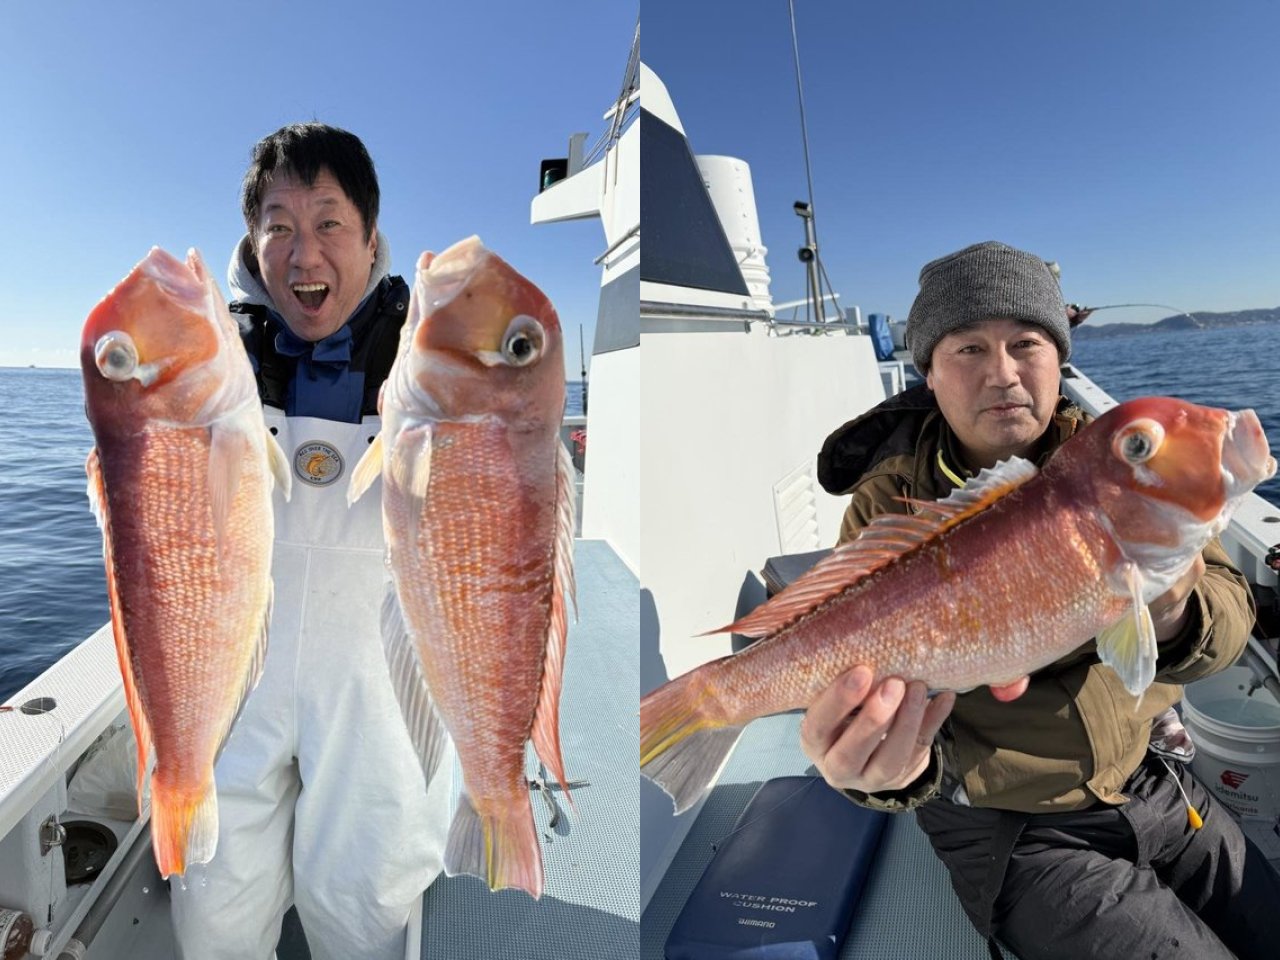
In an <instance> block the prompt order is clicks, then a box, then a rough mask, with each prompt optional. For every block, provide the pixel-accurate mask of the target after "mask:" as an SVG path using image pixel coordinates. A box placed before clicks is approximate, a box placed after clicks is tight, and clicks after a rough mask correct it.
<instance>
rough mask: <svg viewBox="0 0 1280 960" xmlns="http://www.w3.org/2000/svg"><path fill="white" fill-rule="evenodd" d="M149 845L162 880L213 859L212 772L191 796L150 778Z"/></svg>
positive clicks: (215, 845) (215, 800) (215, 830)
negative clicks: (193, 865) (150, 843)
mask: <svg viewBox="0 0 1280 960" xmlns="http://www.w3.org/2000/svg"><path fill="white" fill-rule="evenodd" d="M151 842H152V846H153V847H154V848H155V854H156V866H157V867H159V868H160V876H162V877H168V876H170V875H171V874H175V873H177V874H182V873H186V871H187V867H189V866H191V865H192V864H193V863H208V862H209V861H210V860H212V859H213V854H214V851H216V850H217V848H218V794H217V790H216V789H215V786H214V782H213V772H212V771H210V773H209V779H208V780H206V781H205V784H204V787H203V789H200V788H197V792H195V793H192V792H190V791H188V790H186V789H176V788H174V787H171V786H169V785H168V784H166V783H164V781H163V780H162V779H160V778H158V777H154V776H153V777H152V778H151Z"/></svg>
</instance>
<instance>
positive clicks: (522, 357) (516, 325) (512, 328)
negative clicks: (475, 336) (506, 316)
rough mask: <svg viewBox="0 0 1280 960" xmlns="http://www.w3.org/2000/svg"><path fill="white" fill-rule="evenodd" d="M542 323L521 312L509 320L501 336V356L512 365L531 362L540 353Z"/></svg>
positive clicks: (520, 365)
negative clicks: (504, 333) (504, 332)
mask: <svg viewBox="0 0 1280 960" xmlns="http://www.w3.org/2000/svg"><path fill="white" fill-rule="evenodd" d="M543 336H544V334H543V330H542V324H540V323H539V322H538V321H537V320H535V319H533V317H528V316H525V315H524V314H521V315H520V316H518V317H516V318H515V319H514V320H512V321H511V324H510V325H509V326H508V327H507V332H506V335H505V336H503V338H502V356H503V359H505V360H506V361H507V363H509V364H511V365H512V366H513V367H524V366H528V365H529V364H530V363H533V361H534V360H536V359H538V357H539V356H540V355H541V353H542V343H543Z"/></svg>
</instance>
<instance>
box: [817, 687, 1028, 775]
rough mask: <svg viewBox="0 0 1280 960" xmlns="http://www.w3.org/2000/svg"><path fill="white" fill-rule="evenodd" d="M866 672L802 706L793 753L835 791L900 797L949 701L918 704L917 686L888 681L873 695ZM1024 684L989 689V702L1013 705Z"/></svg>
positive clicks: (923, 763) (921, 693) (919, 769)
mask: <svg viewBox="0 0 1280 960" xmlns="http://www.w3.org/2000/svg"><path fill="white" fill-rule="evenodd" d="M871 681H872V672H871V670H870V669H868V668H867V667H863V666H858V667H854V668H853V669H852V670H850V671H848V672H847V673H844V674H842V675H841V676H840V677H838V678H836V680H835V682H834V683H832V684H831V686H829V687H827V689H826V690H824V691H823V692H822V693H820V694H819V695H818V698H817V699H816V700H814V701H813V703H812V704H811V705H810V706H809V710H808V712H807V713H806V714H805V718H804V722H803V723H801V725H800V746H801V749H803V750H804V754H805V756H806V757H808V758H809V759H810V760H812V761H813V764H814V766H816V767H817V768H818V772H819V773H821V774H822V777H823V779H825V780H826V781H827V783H829V784H831V786H833V787H835V788H836V789H838V790H861V791H863V792H865V793H876V792H879V791H882V790H900V789H902V788H903V787H905V786H908V785H909V784H911V783H912V782H913V781H915V780H917V779H918V778H919V777H920V776H921V775H922V774H923V773H924V772H925V770H926V769H928V766H929V757H930V754H931V753H932V752H933V737H934V734H936V733H937V732H938V728H939V727H941V726H942V723H943V721H944V720H946V719H947V717H948V715H950V713H951V708H952V707H953V706H955V702H956V695H955V694H954V693H952V692H950V691H946V692H944V693H939V694H938V695H937V696H935V697H934V698H933V699H932V700H929V699H928V698H927V697H926V693H927V691H926V689H925V685H924V684H923V683H922V682H921V681H919V680H913V681H912V682H911V683H903V681H902V680H901V679H900V678H899V677H888V678H886V679H884V680H883V681H881V682H880V683H879V684H878V685H877V686H876V687H875V688H874V689H873V688H872V686H871ZM1027 683H1028V679H1027V678H1026V677H1020V678H1019V679H1018V680H1015V681H1014V682H1013V683H1010V684H1005V685H1003V686H1000V687H992V688H991V693H992V695H993V696H995V697H996V699H997V700H1013V699H1015V698H1016V697H1019V696H1021V695H1022V693H1023V692H1024V691H1025V690H1026V689H1027Z"/></svg>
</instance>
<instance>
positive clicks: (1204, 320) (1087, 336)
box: [1071, 307, 1280, 340]
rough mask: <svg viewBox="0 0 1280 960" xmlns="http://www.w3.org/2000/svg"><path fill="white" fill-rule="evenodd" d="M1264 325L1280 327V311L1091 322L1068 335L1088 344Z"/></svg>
mask: <svg viewBox="0 0 1280 960" xmlns="http://www.w3.org/2000/svg"><path fill="white" fill-rule="evenodd" d="M1107 312H1110V311H1107ZM1094 316H1099V314H1094ZM1263 323H1280V307H1271V308H1269V309H1268V308H1260V309H1256V310H1233V311H1230V312H1227V313H1209V312H1207V311H1203V312H1202V311H1199V310H1197V311H1195V313H1193V314H1192V316H1187V315H1186V314H1185V313H1179V314H1175V315H1174V316H1172V317H1165V318H1164V319H1163V320H1158V321H1156V322H1155V323H1094V322H1093V320H1092V318H1090V319H1089V320H1086V321H1085V322H1084V323H1083V324H1081V325H1080V326H1078V327H1076V328H1075V329H1074V330H1073V331H1071V336H1072V338H1073V339H1076V340H1081V339H1084V340H1091V339H1096V338H1098V337H1131V336H1134V335H1135V334H1144V333H1169V332H1171V331H1179V332H1180V331H1183V330H1211V329H1214V328H1216V327H1251V326H1256V325H1258V324H1263Z"/></svg>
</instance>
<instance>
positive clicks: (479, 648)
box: [347, 237, 573, 897]
mask: <svg viewBox="0 0 1280 960" xmlns="http://www.w3.org/2000/svg"><path fill="white" fill-rule="evenodd" d="M380 410H381V413H382V431H381V433H380V434H379V435H378V439H377V440H376V441H375V442H374V443H373V444H372V445H371V446H370V448H369V451H368V453H367V454H366V455H365V457H364V458H363V459H361V461H360V463H359V464H358V465H357V467H356V470H355V473H354V474H353V476H352V481H351V489H350V490H349V492H348V495H347V496H348V499H349V500H351V501H354V500H355V499H356V498H357V497H359V496H360V495H361V494H362V493H363V492H364V491H365V490H366V489H367V488H368V487H369V485H370V484H371V483H372V482H373V480H374V478H375V477H376V476H377V475H378V473H379V472H381V474H382V518H383V530H384V532H385V534H386V541H387V556H388V564H389V566H390V568H391V574H392V580H393V582H394V592H389V593H388V595H387V598H386V600H385V602H384V604H383V617H382V624H383V640H384V643H385V646H386V653H387V661H388V665H389V667H390V670H391V677H392V683H393V685H394V686H395V688H396V694H397V697H398V699H399V701H400V706H401V708H402V712H403V713H404V717H405V722H406V724H407V725H408V729H409V735H410V738H411V739H412V740H413V743H414V745H415V747H416V748H417V750H418V753H419V756H420V758H421V760H422V764H423V769H424V771H426V773H427V775H428V777H430V775H431V773H432V772H433V770H434V768H435V766H436V764H437V763H438V762H439V756H440V750H441V749H442V747H443V744H444V740H443V739H442V735H443V731H442V730H441V729H440V721H443V724H444V726H445V727H447V729H448V732H449V734H451V735H452V737H453V740H454V743H455V745H456V747H457V751H458V758H459V761H460V763H461V765H462V776H463V780H464V781H465V792H464V794H463V796H462V797H461V798H460V801H459V807H458V811H457V814H456V815H455V817H454V821H453V825H452V826H451V828H450V831H449V840H448V843H447V846H446V850H445V869H446V871H447V872H448V873H449V874H450V875H454V874H459V873H468V874H473V875H475V876H478V877H481V878H483V879H485V880H486V881H487V882H488V884H489V887H490V889H493V890H497V889H500V888H502V887H517V888H519V889H522V890H525V891H527V892H529V893H530V894H532V895H533V896H534V897H538V896H540V895H541V892H542V855H541V851H540V849H539V846H538V835H537V832H536V830H535V828H534V822H533V813H532V810H531V809H530V803H529V789H528V786H527V782H526V779H525V774H524V756H525V742H526V741H527V740H529V739H532V740H533V745H534V748H535V749H536V751H537V753H538V756H539V757H540V758H541V759H542V761H543V763H545V764H546V765H547V767H548V768H549V769H550V770H551V772H552V773H553V774H554V775H555V776H556V777H557V779H558V780H559V781H560V785H561V787H563V788H565V789H566V790H567V785H566V782H565V774H564V763H563V761H562V760H561V757H560V734H559V702H560V685H561V679H562V676H563V670H564V652H565V636H566V633H567V631H568V620H567V615H566V606H565V605H566V602H568V601H570V600H571V599H572V597H573V480H572V478H573V465H572V463H571V461H570V459H569V454H568V451H567V450H566V449H565V447H564V444H562V443H561V442H560V439H559V427H560V421H561V419H562V416H563V412H564V361H563V359H562V345H561V334H560V324H559V321H558V320H557V318H556V313H555V310H554V309H553V308H552V306H551V304H550V303H549V302H548V300H547V298H546V297H545V296H544V295H543V294H542V292H541V291H540V290H538V289H537V288H536V287H535V286H533V284H531V283H529V281H528V280H526V279H524V278H523V277H522V276H520V275H519V274H517V273H516V272H515V271H514V270H512V269H511V267H509V266H508V265H507V264H506V263H504V262H503V261H502V260H500V259H499V258H498V257H496V256H494V255H493V254H492V253H490V252H489V251H488V250H486V249H485V248H484V247H483V246H482V245H481V244H480V241H479V239H478V238H476V237H471V238H470V239H467V240H463V241H462V242H460V243H457V244H455V245H454V246H452V247H450V248H449V249H448V250H446V251H445V252H444V253H442V254H440V255H439V256H436V257H433V256H432V255H431V254H430V253H424V254H423V255H422V257H421V258H420V259H419V260H418V271H417V278H416V280H415V282H414V288H413V295H412V298H411V299H410V304H409V316H408V318H407V320H406V322H405V325H404V329H403V330H402V332H401V335H400V352H399V354H398V355H397V358H396V362H395V364H394V366H393V367H392V369H391V373H390V375H389V376H388V378H387V382H386V385H385V386H384V388H383V395H382V399H381V406H380Z"/></svg>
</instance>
